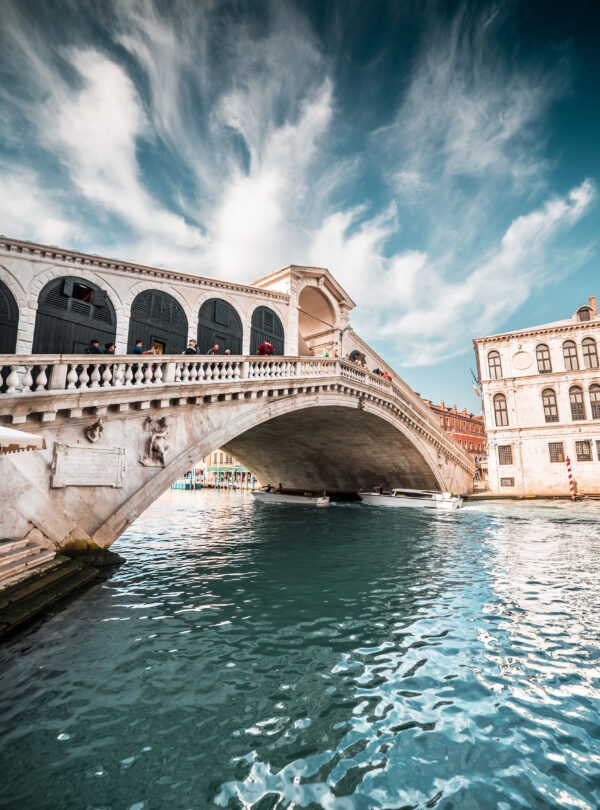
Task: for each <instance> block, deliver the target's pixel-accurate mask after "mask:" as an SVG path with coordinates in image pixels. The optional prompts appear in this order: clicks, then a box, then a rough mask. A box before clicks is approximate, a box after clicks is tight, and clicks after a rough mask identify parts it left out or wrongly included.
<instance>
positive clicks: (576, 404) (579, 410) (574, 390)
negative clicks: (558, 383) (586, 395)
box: [569, 385, 585, 419]
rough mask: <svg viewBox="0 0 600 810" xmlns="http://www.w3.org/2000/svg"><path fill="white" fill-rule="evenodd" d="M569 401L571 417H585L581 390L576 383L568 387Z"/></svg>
mask: <svg viewBox="0 0 600 810" xmlns="http://www.w3.org/2000/svg"><path fill="white" fill-rule="evenodd" d="M569 402H570V403H571V418H572V419H585V409H584V407H583V391H582V390H581V388H580V387H579V386H578V385H572V386H571V388H569Z"/></svg>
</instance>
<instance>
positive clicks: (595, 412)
mask: <svg viewBox="0 0 600 810" xmlns="http://www.w3.org/2000/svg"><path fill="white" fill-rule="evenodd" d="M590 403H591V405H592V419H600V385H590Z"/></svg>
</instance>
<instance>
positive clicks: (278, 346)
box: [250, 307, 284, 354]
mask: <svg viewBox="0 0 600 810" xmlns="http://www.w3.org/2000/svg"><path fill="white" fill-rule="evenodd" d="M265 341H268V342H269V343H270V344H271V345H272V346H273V348H274V349H275V354H283V347H284V333H283V326H282V324H281V321H280V320H279V318H278V317H277V315H276V314H275V313H274V312H273V310H272V309H269V308H268V307H257V308H256V309H255V310H254V312H253V313H252V330H251V332H250V354H258V347H259V346H260V345H261V343H264V342H265Z"/></svg>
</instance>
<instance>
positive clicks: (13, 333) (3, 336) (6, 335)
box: [0, 281, 19, 354]
mask: <svg viewBox="0 0 600 810" xmlns="http://www.w3.org/2000/svg"><path fill="white" fill-rule="evenodd" d="M18 326H19V307H18V306H17V302H16V301H15V297H14V295H13V294H12V293H11V291H10V290H9V289H8V287H7V286H6V284H5V283H4V282H3V281H0V354H14V352H15V350H16V348H17V327H18Z"/></svg>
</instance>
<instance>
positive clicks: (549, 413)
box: [542, 388, 558, 422]
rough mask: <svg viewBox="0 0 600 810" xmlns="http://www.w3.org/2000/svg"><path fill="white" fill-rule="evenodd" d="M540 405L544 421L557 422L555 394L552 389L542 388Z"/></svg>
mask: <svg viewBox="0 0 600 810" xmlns="http://www.w3.org/2000/svg"><path fill="white" fill-rule="evenodd" d="M542 403H543V405H544V419H545V420H546V422H558V406H557V404H556V394H555V393H554V390H553V389H552V388H544V390H543V391H542Z"/></svg>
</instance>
